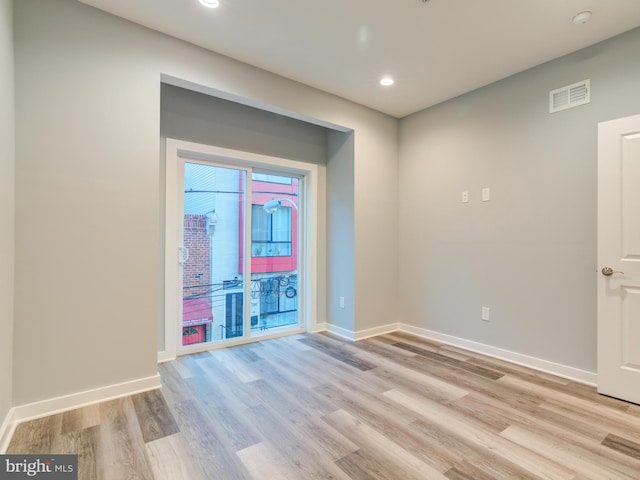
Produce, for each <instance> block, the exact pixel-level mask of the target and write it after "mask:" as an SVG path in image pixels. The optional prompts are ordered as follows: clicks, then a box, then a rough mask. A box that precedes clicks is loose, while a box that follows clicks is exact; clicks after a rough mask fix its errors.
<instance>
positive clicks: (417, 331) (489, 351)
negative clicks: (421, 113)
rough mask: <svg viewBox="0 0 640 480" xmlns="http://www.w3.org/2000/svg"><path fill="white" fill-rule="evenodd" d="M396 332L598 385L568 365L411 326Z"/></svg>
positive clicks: (589, 375)
mask: <svg viewBox="0 0 640 480" xmlns="http://www.w3.org/2000/svg"><path fill="white" fill-rule="evenodd" d="M398 330H400V331H402V332H406V333H411V334H413V335H417V336H419V337H423V338H426V339H428V340H434V341H436V342H440V343H446V344H447V345H452V346H455V347H460V348H464V349H465V350H469V351H471V352H476V353H481V354H483V355H487V356H489V357H493V358H497V359H500V360H506V361H508V362H511V363H515V364H516V365H522V366H524V367H529V368H533V369H534V370H538V371H541V372H544V373H550V374H552V375H556V376H558V377H562V378H566V379H568V380H572V381H574V382H578V383H583V384H586V385H590V386H593V387H595V386H597V384H598V374H597V373H595V372H589V371H587V370H581V369H579V368H575V367H570V366H568V365H562V364H560V363H555V362H550V361H548V360H544V359H542V358H537V357H532V356H529V355H524V354H522V353H517V352H512V351H510V350H505V349H503V348H498V347H492V346H491V345H485V344H484V343H479V342H475V341H473V340H467V339H464V338H459V337H454V336H453V335H448V334H446V333H439V332H434V331H433V330H427V329H425V328H420V327H415V326H413V325H407V324H405V323H401V324H400V328H399V329H398Z"/></svg>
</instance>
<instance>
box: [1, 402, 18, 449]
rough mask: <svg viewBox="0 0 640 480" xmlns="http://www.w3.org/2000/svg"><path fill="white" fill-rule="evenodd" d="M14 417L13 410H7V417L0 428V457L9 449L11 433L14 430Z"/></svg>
mask: <svg viewBox="0 0 640 480" xmlns="http://www.w3.org/2000/svg"><path fill="white" fill-rule="evenodd" d="M14 416H15V408H11V409H9V412H7V416H6V417H5V419H4V421H3V422H2V425H1V426H0V455H3V454H4V453H5V452H6V451H7V448H9V442H10V441H11V437H12V436H13V432H14V430H15V429H16V422H15V420H14Z"/></svg>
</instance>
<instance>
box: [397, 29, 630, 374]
mask: <svg viewBox="0 0 640 480" xmlns="http://www.w3.org/2000/svg"><path fill="white" fill-rule="evenodd" d="M639 50H640V29H636V30H633V31H631V32H628V33H627V34H624V35H621V36H619V37H616V38H614V39H611V40H609V41H606V42H603V43H601V44H598V45H595V46H593V47H591V48H587V49H585V50H582V51H579V52H577V53H574V54H571V55H568V56H566V57H562V58H560V59H558V60H555V61H552V62H549V63H546V64H544V65H541V66H539V67H536V68H534V69H531V70H529V71H526V72H524V73H521V74H518V75H515V76H513V77H510V78H507V79H505V80H503V81H500V82H497V83H495V84H492V85H489V86H487V87H485V88H482V89H480V90H477V91H474V92H471V93H469V94H466V95H463V96H461V97H459V98H456V99H454V100H451V101H449V102H446V103H443V104H441V105H438V106H435V107H433V108H430V109H428V110H426V111H422V112H419V113H416V114H414V115H412V116H410V117H407V118H405V119H403V120H402V121H401V122H400V195H399V198H400V210H399V212H400V215H399V222H400V230H399V231H400V245H401V249H400V261H399V306H400V316H401V318H402V319H403V321H405V322H407V323H410V324H412V325H415V326H418V327H422V328H426V329H430V330H433V331H436V332H440V333H446V334H450V335H454V336H457V337H461V338H464V339H469V340H474V341H477V342H481V343H484V344H488V345H491V346H494V347H500V348H505V349H508V350H512V351H515V352H519V353H523V354H528V355H532V356H534V357H539V358H542V359H545V360H549V361H554V362H558V363H561V364H564V365H569V366H574V367H577V368H582V369H585V370H588V371H595V370H596V276H597V271H596V270H597V268H596V180H597V178H596V173H597V172H596V145H597V123H598V122H601V121H604V120H609V119H613V118H617V117H623V116H627V115H631V114H635V113H638V112H639V111H640V96H639V95H638V85H640V62H638V51H639ZM587 78H590V79H591V94H592V101H591V103H590V104H589V105H585V106H580V107H577V108H575V109H571V110H566V111H563V112H559V113H555V114H549V113H548V92H549V91H550V90H552V89H555V88H559V87H562V86H564V85H569V84H572V83H575V82H578V81H580V80H584V79H587ZM483 187H490V188H491V196H492V198H491V201H490V202H487V203H483V202H481V201H480V198H481V189H482V188H483ZM464 190H468V191H469V193H470V200H471V201H470V203H468V204H463V203H461V193H462V191H464ZM482 306H489V307H490V308H491V321H490V322H488V323H487V322H483V321H481V319H480V314H481V307H482Z"/></svg>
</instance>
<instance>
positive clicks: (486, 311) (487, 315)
mask: <svg viewBox="0 0 640 480" xmlns="http://www.w3.org/2000/svg"><path fill="white" fill-rule="evenodd" d="M482 320H484V321H485V322H488V321H490V320H491V309H490V308H489V307H482Z"/></svg>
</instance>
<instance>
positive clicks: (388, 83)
mask: <svg viewBox="0 0 640 480" xmlns="http://www.w3.org/2000/svg"><path fill="white" fill-rule="evenodd" d="M393 84H394V80H393V78H391V77H383V78H382V79H381V80H380V85H383V86H385V87H389V86H391V85H393Z"/></svg>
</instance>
